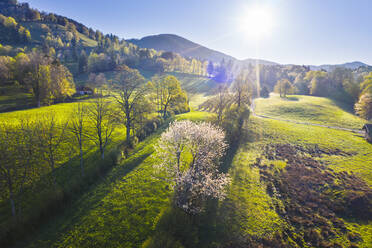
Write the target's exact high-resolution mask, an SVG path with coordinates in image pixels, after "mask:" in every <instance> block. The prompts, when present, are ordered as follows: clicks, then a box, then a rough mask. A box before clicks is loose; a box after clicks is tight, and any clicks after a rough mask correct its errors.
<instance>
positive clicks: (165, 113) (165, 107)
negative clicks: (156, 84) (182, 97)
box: [163, 104, 168, 119]
mask: <svg viewBox="0 0 372 248" xmlns="http://www.w3.org/2000/svg"><path fill="white" fill-rule="evenodd" d="M167 108H168V104H166V105H164V112H163V118H164V119H165V117H166V115H167Z"/></svg>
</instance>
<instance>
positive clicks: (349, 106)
mask: <svg viewBox="0 0 372 248" xmlns="http://www.w3.org/2000/svg"><path fill="white" fill-rule="evenodd" d="M329 99H330V100H331V101H332V103H334V104H335V105H336V106H337V107H339V108H340V109H342V110H343V111H345V112H348V113H350V114H355V113H354V108H353V103H352V102H342V101H340V100H339V99H336V98H329Z"/></svg>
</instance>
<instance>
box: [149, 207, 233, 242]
mask: <svg viewBox="0 0 372 248" xmlns="http://www.w3.org/2000/svg"><path fill="white" fill-rule="evenodd" d="M225 235H226V229H225V226H224V225H223V222H222V221H221V218H220V216H219V207H218V201H217V200H209V201H208V202H207V203H206V205H205V211H204V212H202V213H200V214H199V215H190V214H187V213H185V212H184V211H183V210H181V209H180V208H177V207H174V206H172V205H171V206H169V207H168V208H167V209H166V210H165V211H164V212H163V213H162V215H161V217H160V218H159V220H158V222H157V223H156V226H155V230H154V234H153V236H152V237H150V238H149V239H147V240H146V241H145V243H144V244H143V246H142V247H146V248H181V247H182V248H186V247H218V246H220V245H221V243H222V242H223V238H224V237H225Z"/></svg>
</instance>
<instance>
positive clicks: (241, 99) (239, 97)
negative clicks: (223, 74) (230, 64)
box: [233, 73, 250, 108]
mask: <svg viewBox="0 0 372 248" xmlns="http://www.w3.org/2000/svg"><path fill="white" fill-rule="evenodd" d="M233 91H234V102H235V103H236V104H237V105H238V108H240V106H241V105H242V104H248V105H249V98H250V96H249V95H250V92H249V87H248V77H247V76H246V75H245V74H244V73H241V74H239V75H238V76H237V78H236V79H235V82H234V84H233Z"/></svg>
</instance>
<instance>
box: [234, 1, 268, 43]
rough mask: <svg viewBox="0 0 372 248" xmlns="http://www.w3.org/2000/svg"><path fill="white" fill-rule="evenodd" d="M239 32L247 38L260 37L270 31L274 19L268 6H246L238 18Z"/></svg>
mask: <svg viewBox="0 0 372 248" xmlns="http://www.w3.org/2000/svg"><path fill="white" fill-rule="evenodd" d="M239 26H240V32H243V33H244V35H245V36H246V37H247V38H256V39H260V38H262V37H264V36H267V35H269V34H270V33H271V31H272V29H273V26H274V20H273V13H272V10H271V9H270V8H269V7H268V6H264V5H256V6H250V7H247V8H246V9H245V11H244V13H243V14H242V16H241V18H240V20H239Z"/></svg>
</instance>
